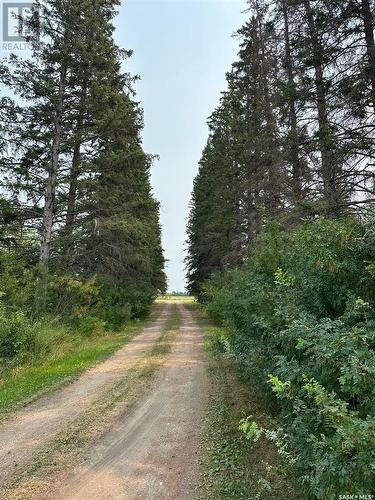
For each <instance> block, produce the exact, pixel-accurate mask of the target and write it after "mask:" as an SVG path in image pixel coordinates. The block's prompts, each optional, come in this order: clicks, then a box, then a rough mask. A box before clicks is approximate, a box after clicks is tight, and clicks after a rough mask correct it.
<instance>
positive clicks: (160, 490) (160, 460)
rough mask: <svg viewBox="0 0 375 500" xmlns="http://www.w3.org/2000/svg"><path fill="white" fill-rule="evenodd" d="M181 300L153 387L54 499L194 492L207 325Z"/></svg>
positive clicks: (189, 495) (187, 495) (164, 499)
mask: <svg viewBox="0 0 375 500" xmlns="http://www.w3.org/2000/svg"><path fill="white" fill-rule="evenodd" d="M179 307H180V308H181V312H182V315H183V323H182V327H181V330H180V333H179V334H178V337H177V341H176V345H175V346H174V348H173V350H172V353H171V354H170V355H169V357H168V360H167V364H166V366H165V367H164V368H163V369H162V370H161V372H160V375H159V378H158V380H157V382H156V383H155V385H154V387H153V389H152V390H151V391H150V392H149V393H148V394H147V396H145V397H144V398H143V399H142V400H140V401H139V402H138V403H136V404H135V405H134V406H133V407H132V409H131V410H128V411H127V412H125V413H124V414H123V416H122V417H121V418H120V420H119V421H118V422H117V423H116V425H115V426H114V427H113V428H112V429H110V430H109V431H108V433H107V434H106V435H105V436H104V437H103V438H102V439H101V440H100V441H99V442H98V443H97V444H96V445H95V446H94V447H93V448H92V449H91V450H90V452H89V455H88V456H87V457H85V459H84V460H83V461H82V464H80V465H78V466H77V468H76V469H75V470H73V471H72V472H71V473H70V474H67V475H66V476H65V478H62V484H61V485H57V486H56V488H55V490H54V491H53V492H52V493H51V495H50V496H49V497H48V498H50V499H53V500H67V499H68V500H84V499H90V500H95V499H101V500H109V499H127V500H131V499H135V498H141V499H160V500H168V499H171V500H172V499H173V500H183V499H193V498H194V496H195V495H194V491H193V486H192V485H193V484H194V478H195V476H196V474H197V472H198V455H197V450H198V449H199V436H200V432H201V427H202V425H203V420H204V414H205V408H206V405H207V399H208V389H207V388H208V381H207V375H206V370H205V367H204V360H203V350H202V337H201V332H200V329H199V328H198V327H197V325H196V323H195V321H194V318H193V317H192V314H191V312H190V311H189V310H188V309H186V308H185V307H184V306H183V305H180V306H179ZM44 498H45V497H44Z"/></svg>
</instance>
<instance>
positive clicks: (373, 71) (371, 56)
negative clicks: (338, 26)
mask: <svg viewBox="0 0 375 500" xmlns="http://www.w3.org/2000/svg"><path fill="white" fill-rule="evenodd" d="M362 16H363V25H364V31H365V38H366V50H367V57H368V64H369V78H370V82H371V100H372V106H373V108H374V112H375V38H374V19H373V15H372V12H371V6H370V1H369V0H362Z"/></svg>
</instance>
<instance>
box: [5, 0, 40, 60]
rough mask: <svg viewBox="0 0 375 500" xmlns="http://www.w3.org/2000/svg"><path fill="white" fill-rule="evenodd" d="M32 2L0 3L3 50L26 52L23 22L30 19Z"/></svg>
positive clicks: (26, 44)
mask: <svg viewBox="0 0 375 500" xmlns="http://www.w3.org/2000/svg"><path fill="white" fill-rule="evenodd" d="M32 11H33V2H7V1H3V2H1V30H2V33H1V35H2V49H3V50H10V51H12V50H27V49H28V43H27V42H26V39H25V35H26V30H27V27H26V26H25V22H24V20H26V19H28V18H30V16H31V14H32Z"/></svg>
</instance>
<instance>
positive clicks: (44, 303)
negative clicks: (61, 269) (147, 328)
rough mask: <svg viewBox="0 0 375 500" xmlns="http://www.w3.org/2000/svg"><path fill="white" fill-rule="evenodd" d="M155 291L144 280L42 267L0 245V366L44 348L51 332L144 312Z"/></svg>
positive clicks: (110, 323)
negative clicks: (112, 278) (118, 279)
mask: <svg viewBox="0 0 375 500" xmlns="http://www.w3.org/2000/svg"><path fill="white" fill-rule="evenodd" d="M154 294H155V291H154V288H153V287H152V285H151V283H147V282H146V283H134V280H133V281H132V280H129V281H126V282H118V283H114V282H112V281H109V280H104V279H103V278H100V277H91V278H90V279H82V278H80V277H79V276H68V275H61V274H58V273H57V272H53V271H50V272H49V273H42V272H41V269H40V268H39V267H38V266H37V265H35V264H33V263H32V262H29V261H28V260H27V259H26V257H25V256H24V255H21V254H17V253H16V252H9V251H6V250H0V371H1V369H2V367H4V366H8V365H9V363H10V364H12V363H14V362H16V363H22V362H23V360H25V361H26V362H27V361H28V359H29V358H32V357H33V356H40V355H44V354H47V353H48V352H49V350H50V349H51V347H52V346H53V344H54V342H56V341H57V342H59V339H56V336H61V337H64V336H69V337H70V338H71V339H72V338H73V339H74V337H77V336H78V337H79V336H81V337H89V336H92V335H99V334H103V333H105V331H112V330H119V329H121V327H122V326H123V325H124V324H125V323H126V322H128V321H130V320H133V319H138V318H143V317H145V316H146V315H147V313H148V312H149V310H150V307H151V304H152V302H153V300H154V298H155V295H154Z"/></svg>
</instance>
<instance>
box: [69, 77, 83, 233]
mask: <svg viewBox="0 0 375 500" xmlns="http://www.w3.org/2000/svg"><path fill="white" fill-rule="evenodd" d="M86 92H87V90H86V85H85V86H84V88H83V89H82V94H81V98H80V103H79V111H78V117H77V123H76V129H77V130H76V131H77V138H76V140H75V143H74V148H73V158H72V165H71V169H70V175H69V193H68V202H67V210H66V219H65V230H64V233H65V235H66V237H67V238H68V239H69V238H70V236H71V234H72V231H73V225H74V219H75V211H76V197H77V185H78V176H79V173H80V163H81V159H82V154H81V147H82V137H81V132H82V126H83V116H84V109H85V101H86Z"/></svg>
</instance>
